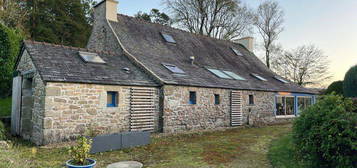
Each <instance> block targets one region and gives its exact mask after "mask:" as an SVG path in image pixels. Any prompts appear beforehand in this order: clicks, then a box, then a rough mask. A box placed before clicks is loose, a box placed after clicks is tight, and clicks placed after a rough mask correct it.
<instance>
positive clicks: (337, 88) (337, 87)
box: [325, 81, 343, 95]
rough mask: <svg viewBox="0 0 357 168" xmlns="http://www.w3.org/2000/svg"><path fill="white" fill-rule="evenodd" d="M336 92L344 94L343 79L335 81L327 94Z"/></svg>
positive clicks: (327, 90) (328, 88)
mask: <svg viewBox="0 0 357 168" xmlns="http://www.w3.org/2000/svg"><path fill="white" fill-rule="evenodd" d="M333 92H335V93H336V94H338V95H343V81H335V82H332V83H331V84H330V86H328V87H327V89H326V91H325V94H332V93H333Z"/></svg>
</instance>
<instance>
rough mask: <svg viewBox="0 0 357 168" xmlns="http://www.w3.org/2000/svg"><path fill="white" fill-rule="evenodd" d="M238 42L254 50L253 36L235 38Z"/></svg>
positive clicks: (251, 50)
mask: <svg viewBox="0 0 357 168" xmlns="http://www.w3.org/2000/svg"><path fill="white" fill-rule="evenodd" d="M237 42H238V43H239V44H242V45H243V46H244V47H245V48H247V49H248V50H249V51H250V52H253V50H254V38H253V37H244V38H241V39H239V40H237Z"/></svg>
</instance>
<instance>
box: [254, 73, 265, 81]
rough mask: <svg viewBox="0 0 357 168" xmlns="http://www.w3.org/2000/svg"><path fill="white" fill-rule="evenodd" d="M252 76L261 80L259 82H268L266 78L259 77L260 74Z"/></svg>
mask: <svg viewBox="0 0 357 168" xmlns="http://www.w3.org/2000/svg"><path fill="white" fill-rule="evenodd" d="M252 76H254V77H255V78H257V79H259V80H261V81H268V80H266V79H265V78H263V77H262V76H260V75H258V74H255V73H253V74H252Z"/></svg>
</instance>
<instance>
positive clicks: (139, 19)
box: [117, 13, 239, 44]
mask: <svg viewBox="0 0 357 168" xmlns="http://www.w3.org/2000/svg"><path fill="white" fill-rule="evenodd" d="M117 15H120V16H124V17H127V18H131V19H135V20H137V21H139V22H142V23H146V24H152V25H157V26H161V27H166V28H169V29H173V30H178V31H181V32H183V33H187V34H190V35H193V36H198V37H202V38H208V39H212V40H216V41H222V42H225V43H233V44H239V43H235V42H233V41H229V40H223V39H217V38H214V37H210V36H207V35H202V34H197V33H192V32H189V31H186V30H183V29H179V28H176V27H171V26H167V25H163V24H159V23H153V22H149V21H146V20H144V19H141V18H136V17H134V16H129V15H125V14H121V13H117Z"/></svg>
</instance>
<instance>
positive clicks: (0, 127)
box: [0, 121, 6, 141]
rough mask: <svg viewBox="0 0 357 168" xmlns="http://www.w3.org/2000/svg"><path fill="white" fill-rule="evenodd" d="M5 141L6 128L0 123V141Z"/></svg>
mask: <svg viewBox="0 0 357 168" xmlns="http://www.w3.org/2000/svg"><path fill="white" fill-rule="evenodd" d="M5 139H6V128H5V126H4V124H3V123H2V122H1V121H0V141H2V140H5Z"/></svg>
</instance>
